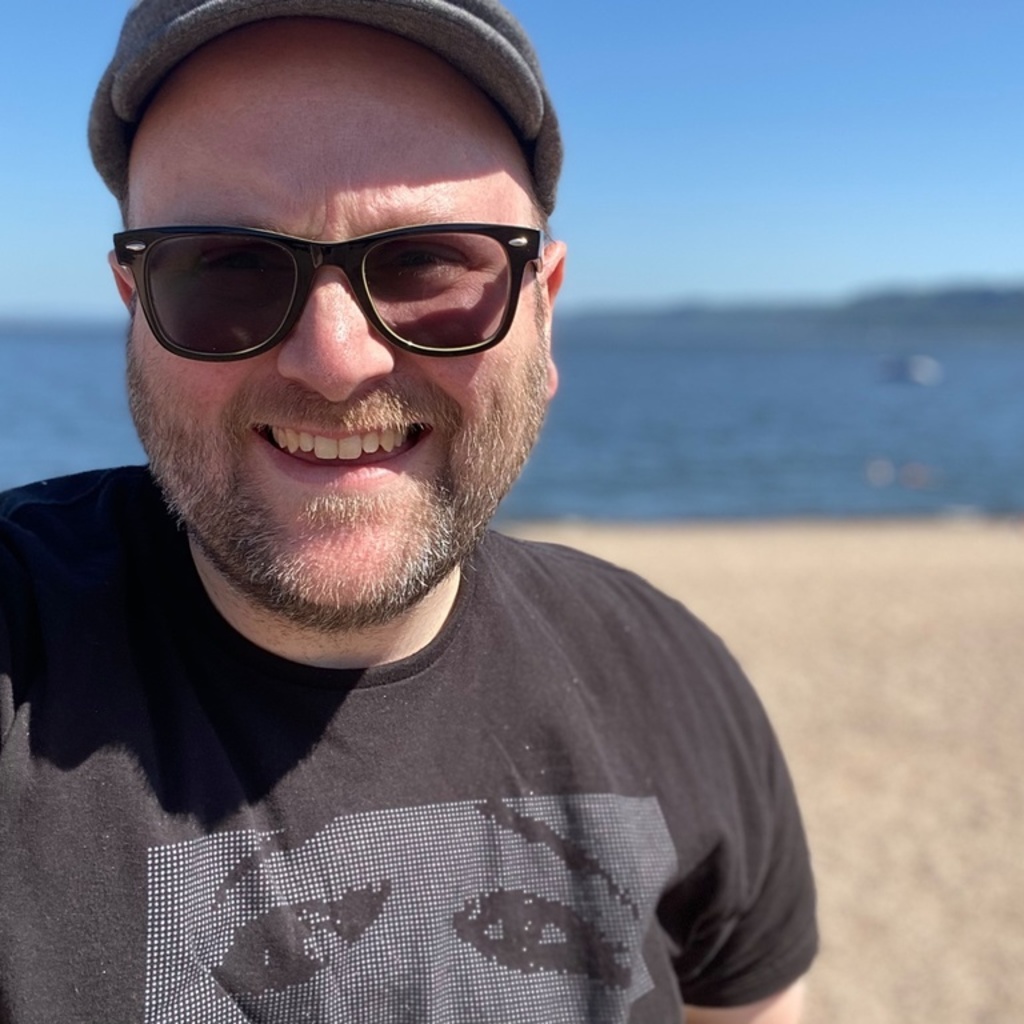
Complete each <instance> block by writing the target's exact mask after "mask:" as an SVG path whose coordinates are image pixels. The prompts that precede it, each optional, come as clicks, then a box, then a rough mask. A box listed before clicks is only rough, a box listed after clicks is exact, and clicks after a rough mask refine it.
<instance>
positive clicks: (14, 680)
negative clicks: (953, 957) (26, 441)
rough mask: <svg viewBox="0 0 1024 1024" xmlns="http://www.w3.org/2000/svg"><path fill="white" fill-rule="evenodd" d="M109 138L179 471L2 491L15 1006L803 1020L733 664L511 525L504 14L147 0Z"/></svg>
mask: <svg viewBox="0 0 1024 1024" xmlns="http://www.w3.org/2000/svg"><path fill="white" fill-rule="evenodd" d="M90 141H91V145H92V150H93V155H94V158H95V160H96V163H97V166H98V168H99V170H100V171H101V173H102V174H103V175H104V177H105V178H106V180H107V182H108V184H109V185H110V186H111V188H112V189H113V190H114V191H115V193H116V194H117V195H118V197H119V199H120V200H121V202H122V205H123V209H124V214H125V222H126V228H125V231H124V232H122V233H120V234H119V235H118V236H117V238H116V239H115V251H114V254H113V256H112V266H113V270H114V276H115V280H116V283H117V286H118V288H119V290H120V293H121V296H122V298H123V299H124V301H125V303H126V305H127V307H128V309H129V310H130V311H131V313H132V328H131V333H130V339H129V344H128V378H129V387H130V397H131V407H132V412H133V416H134V419H135V422H136V425H137V428H138V431H139V434H140V437H141V438H142V441H143V444H144V446H145V448H146V451H147V453H148V455H149V458H150V468H149V470H144V469H122V470H113V471H104V472H97V473H94V474H86V475H84V476H79V477H74V478H68V479H64V480H59V481H50V482H48V483H46V484H40V485H36V486H34V487H29V488H25V489H22V490H20V491H16V492H12V493H10V494H8V495H6V496H4V497H3V499H0V512H2V514H3V519H2V520H0V523H2V527H0V599H2V600H0V726H2V733H0V735H2V738H3V748H2V754H0V772H2V785H3V788H2V797H0V880H2V881H0V904H2V908H3V909H2V916H0V929H2V932H0V1018H2V1019H3V1021H5V1022H11V1024H26V1022H37V1021H39V1022H41V1021H46V1022H52V1021H61V1022H62V1024H69V1022H76V1021H82V1022H85V1021H88V1022H93V1024H95V1022H100V1021H102V1022H104V1024H106V1022H115V1021H144V1022H146V1024H155V1022H165V1021H166V1022H169V1021H186V1020H187V1021H204V1022H206V1021H210V1022H222V1021H223V1022H228V1021H273V1022H282V1024H291V1022H293V1021H295V1022H297V1021H323V1022H328V1021H349V1020H359V1021H364V1020H365V1021H374V1022H378V1021H379V1022H389V1021H410V1022H411V1021H417V1022H418V1021H427V1020H432V1021H446V1022H448V1021H452V1022H462V1021H465V1022H484V1021H501V1022H508V1024H511V1022H518V1021H522V1022H530V1021H553V1020H559V1021H574V1022H575V1021H588V1022H591V1021H592V1022H612V1021H626V1020H629V1021H634V1022H637V1021H651V1022H655V1021H657V1022H663V1021H668V1020H678V1019H680V1015H681V1014H683V1013H684V1009H683V1004H684V1002H685V1004H686V1010H685V1015H686V1020H688V1021H697V1022H702V1021H706V1022H715V1021H719V1022H727V1024H733V1022H748V1021H749V1022H753V1021H758V1022H764V1024H788V1022H793V1021H796V1020H797V1019H798V1016H799V1004H800V994H801V984H800V978H801V977H802V975H803V974H804V972H805V971H806V970H807V968H808V966H809V964H810V961H811V959H812V957H813V955H814V950H815V945H816V938H815V928H814V913H813V902H814V901H813V887H812V884H811V880H810V873H809V867H808V858H807V852H806V847H805V844H804V840H803V833H802V830H801V827H800V821H799V815H798V812H797V809H796V805H795V801H794V798H793V794H792V789H791V786H790V783H789V781H788V776H787V774H786V771H785V767H784V765H783V762H782V759H781V756H780V754H779V752H778V750H777V748H776V745H775V741H774V739H773V738H772V735H771V731H770V729H769V727H768V725H767V723H766V722H765V720H764V717H763V713H762V711H761V709H760V707H759V705H758V703H757V701H756V699H755V698H754V697H753V695H752V693H751V692H750V690H749V687H748V685H747V683H746V682H745V680H744V679H743V677H742V675H741V673H740V672H739V670H738V669H737V667H736V666H735V664H734V663H733V662H732V661H731V659H730V658H729V657H728V655H727V654H726V653H725V652H724V651H723V649H722V648H721V646H720V645H719V643H718V642H717V640H715V638H713V637H712V636H710V635H709V634H708V633H707V632H706V631H705V630H704V629H703V628H702V627H701V626H700V625H699V624H697V623H696V622H694V620H693V619H692V618H691V617H689V616H688V615H687V614H686V613H685V612H684V611H683V610H682V609H680V608H679V607H678V606H677V605H675V604H674V603H673V602H672V601H670V600H668V599H667V598H665V597H663V596H662V595H660V594H657V593H656V592H654V591H653V590H651V589H650V588H649V587H648V586H647V585H645V584H644V583H642V582H641V581H639V580H637V579H636V578H635V577H633V576H631V575H629V574H627V573H624V572H622V571H620V570H617V569H615V568H613V567H611V566H607V565H604V564H602V563H598V562H595V561H593V560H591V559H589V558H587V557H585V556H583V555H580V554H578V553H575V552H571V551H568V550H564V549H558V548H553V547H547V546H537V545H525V544H520V543H516V542H513V541H510V540H508V539H505V538H502V537H500V536H498V535H494V534H490V533H486V532H485V527H486V524H487V522H488V520H489V519H490V518H491V515H492V514H493V512H494V509H495V507H496V505H497V503H498V502H499V501H500V500H501V498H502V496H503V495H504V494H505V492H506V491H507V489H508V488H509V487H510V486H511V484H512V482H513V481H514V480H515V478H516V476H517V475H518V473H519V471H520V469H521V467H522V464H523V462H524V460H525V458H526V456H527V454H528V452H529V451H530V449H531V447H532V445H533V443H534V441H535V438H536V435H537V431H538V430H539V428H540V424H541V421H542V419H543V416H544V411H545V408H546V406H547V403H548V401H549V399H550V398H551V396H552V395H553V394H554V391H555V387H556V383H557V375H556V371H555V367H554V364H553V362H552V356H551V350H550V343H549V328H550V322H551V310H552V305H553V302H554V300H555V297H556V295H557V293H558V289H559V286H560V284H561V281H562V274H563V267H564V256H565V248H564V246H563V245H562V244H561V243H560V242H556V241H550V240H548V239H546V238H545V236H544V234H543V228H544V224H545V218H546V216H547V214H548V213H550V211H551V208H552V205H553V202H554V192H555V184H556V180H557V175H558V166H559V162H560V142H559V136H558V130H557V124H556V121H555V117H554V114H553V112H552V109H551V105H550V102H549V100H548V97H547V94H546V92H545V90H544V87H543V84H542V81H541V77H540V72H539V69H538V67H537V64H536V59H535V57H534V54H533V52H532V50H531V48H530V45H529V43H528V41H527V40H526V38H525V37H524V36H523V34H522V31H521V29H520V28H519V27H518V25H517V24H516V23H515V22H514V21H513V20H512V19H511V17H510V16H509V15H508V14H507V12H505V11H504V10H503V9H502V8H501V7H500V6H498V4H497V3H496V2H494V0H419V2H417V3H412V2H410V0H374V2H368V0H264V2H261V3H255V2H254V0H205V2H200V0H140V2H138V3H137V4H136V5H135V6H134V7H133V9H132V10H131V12H130V13H129V15H128V18H127V21H126V24H125V27H124V30H123V33H122V38H121V44H120V46H119V49H118V51H117V54H116V56H115V58H114V60H113V63H112V64H111V67H110V69H109V70H108V72H107V75H106V76H105V77H104V79H103V82H102V83H101V85H100V89H99V92H98V93H97V97H96V100H95V103H94V107H93V114H92V120H91V125H90ZM599 419H600V411H599V410H595V435H596V436H599V432H600V424H599Z"/></svg>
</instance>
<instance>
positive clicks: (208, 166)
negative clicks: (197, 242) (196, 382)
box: [129, 19, 532, 233]
mask: <svg viewBox="0 0 1024 1024" xmlns="http://www.w3.org/2000/svg"><path fill="white" fill-rule="evenodd" d="M529 194H530V177H529V172H528V170H527V167H526V162H525V158H524V156H523V154H522V151H521V150H520V148H519V146H518V144H517V142H516V140H515V138H514V136H513V135H512V132H511V131H510V129H509V128H508V127H507V125H506V124H505V122H504V120H503V118H502V116H501V115H500V114H499V113H498V111H497V110H496V109H495V108H494V107H493V105H492V104H491V103H490V101H489V100H488V99H487V98H486V97H485V96H484V95H483V94H482V93H481V92H480V91H479V90H477V89H476V87H475V86H473V85H472V84H471V83H470V82H469V81H468V80H466V79H465V78H464V77H462V76H461V75H460V74H459V73H458V72H457V71H455V69H454V68H452V67H451V66H450V65H448V64H447V63H445V62H444V61H442V60H441V59H440V58H438V57H436V56H435V55H434V54H432V53H430V52H429V51H427V50H425V49H423V48H422V47H419V46H417V45H415V44H413V43H410V42H408V41H406V40H402V39H399V38H397V37H395V36H392V35H389V34H387V33H384V32H380V31H378V30H375V29H369V28H365V27H362V26H355V25H349V24H345V23H339V22H334V21H327V20H315V19H277V20H273V21H268V22H262V23H259V24H257V25H253V26H248V27H246V28H243V29H238V30H236V31H234V32H231V33H229V34H227V35H226V36H223V37H221V38H220V39H218V40H215V41H214V42H212V43H210V44H208V45H207V46H205V47H203V48H202V49H201V50H200V51H198V53H197V54H195V55H194V56H193V57H191V58H190V59H189V60H187V61H186V62H185V63H183V64H182V65H180V66H179V68H178V69H176V71H175V72H174V73H173V74H172V75H171V76H170V78H169V79H168V80H167V81H166V82H165V83H164V85H163V86H162V87H161V89H160V91H159V92H158V93H157V95H156V97H155V98H154V100H153V102H152V104H151V106H150V108H149V110H148V111H147V113H146V116H145V117H144V119H143V121H142V125H141V126H140V129H139V133H138V135H137V137H136V140H135V143H134V145H133V149H132V158H131V166H130V174H129V196H130V207H131V210H132V213H133V216H132V219H133V221H134V222H135V223H141V222H142V221H143V220H146V219H149V218H150V217H151V216H157V215H160V216H163V217H164V218H165V219H166V217H168V216H173V217H177V218H180V217H187V216H189V215H190V216H191V217H192V218H202V219H211V218H215V217H216V216H225V215H228V214H235V216H236V217H238V216H242V215H245V217H246V219H247V222H250V223H252V222H256V221H261V222H265V223H266V225H267V226H277V227H286V226H287V227H289V228H290V229H292V230H295V231H296V233H302V232H300V231H298V230H297V229H298V227H299V226H300V225H299V224H298V223H297V221H309V220H312V221H317V223H309V224H308V225H307V226H306V228H305V230H306V231H310V230H313V229H314V228H316V229H317V230H318V231H319V230H321V229H322V230H327V228H328V225H329V224H331V223H332V222H333V221H335V220H338V219H342V220H349V219H352V218H353V217H356V216H358V217H362V218H368V221H367V223H365V224H360V225H359V228H360V229H361V230H362V229H365V230H372V229H374V228H375V227H379V226H388V225H387V223H386V222H387V221H388V220H389V219H394V217H397V219H396V220H395V221H394V222H395V223H410V222H411V221H409V220H408V213H407V212H406V210H405V209H404V208H409V207H416V206H422V207H423V216H422V219H424V220H441V219H445V218H446V217H449V218H450V219H478V220H508V219H511V220H516V219H518V220H520V221H521V220H522V218H523V216H524V215H525V214H524V212H523V207H524V203H525V209H526V210H527V211H529V210H530V209H531V206H532V204H531V202H530V200H529ZM314 210H317V211H318V212H314ZM409 212H411V210H410V211H409ZM400 213H402V214H403V216H404V218H405V219H403V217H402V216H399V214H400ZM179 222H180V221H179ZM320 222H322V223H320ZM378 222H379V223H378Z"/></svg>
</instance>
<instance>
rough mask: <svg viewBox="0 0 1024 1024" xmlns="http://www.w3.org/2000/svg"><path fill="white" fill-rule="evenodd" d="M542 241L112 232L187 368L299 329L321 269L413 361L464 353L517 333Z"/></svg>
mask: <svg viewBox="0 0 1024 1024" xmlns="http://www.w3.org/2000/svg"><path fill="white" fill-rule="evenodd" d="M540 247H541V232H540V231H539V230H537V229H536V228H523V227H515V226H511V225H506V224H425V225H420V226H418V227H408V228H398V229H396V230H394V231H381V232H378V233H377V234H373V235H363V236H362V237H361V238H352V239H349V240H348V241H346V242H313V241H310V240H309V239H306V238H293V237H292V236H290V235H279V234H275V233H274V232H271V231H256V230H252V229H249V228H235V227H212V226H211V227H208V226H201V227H166V228H140V229H138V230H136V231H122V232H119V233H118V234H116V235H114V252H115V254H116V257H117V261H118V263H120V264H121V265H122V266H125V267H127V268H128V269H129V270H130V271H131V274H132V277H133V278H134V280H135V287H136V291H137V294H138V297H139V302H140V304H141V306H142V312H143V313H144V314H145V317H146V321H147V322H148V324H149V326H150V328H151V330H152V331H153V334H154V335H155V336H156V339H157V341H159V342H160V344H161V345H163V346H164V348H166V349H169V350H170V351H171V352H174V353H176V354H177V355H180V356H186V357H187V358H189V359H211V360H228V359H245V358H247V357H248V356H254V355H258V354H259V353H260V352H265V351H266V350H267V349H269V348H271V347H272V346H274V345H276V344H277V343H278V342H279V341H281V340H282V339H283V338H284V337H286V336H287V334H288V332H289V331H291V329H292V328H293V327H294V326H295V324H296V322H297V321H298V319H299V317H300V316H301V315H302V310H303V307H304V306H305V304H306V299H307V298H308V296H309V292H310V289H311V287H312V285H313V278H314V276H315V274H316V271H317V269H318V268H320V267H322V266H332V267H338V268H339V269H341V270H342V271H343V272H344V274H345V276H346V278H347V279H348V281H349V284H350V285H351V287H352V291H353V293H354V295H355V297H356V300H357V302H358V303H359V306H360V308H361V309H362V311H363V314H364V315H365V317H366V319H367V320H368V321H369V322H370V323H371V324H372V325H373V327H375V328H376V329H377V331H378V332H379V333H380V334H381V335H382V336H383V337H384V338H386V339H387V340H388V341H390V342H393V343H394V344H395V345H397V346H399V347H400V348H403V349H406V350H407V351H409V352H418V353H420V354H422V355H431V356H457V355H465V354H467V353H470V352H480V351H482V350H483V349H486V348H490V347H491V346H492V345H496V344H497V343H498V342H499V341H501V339H502V338H504V337H505V335H506V334H507V333H508V330H509V328H510V327H511V326H512V321H513V319H514V318H515V313H516V305H517V303H518V300H519V292H520V289H521V287H522V282H523V273H524V272H525V270H526V267H527V266H528V265H529V264H530V263H531V262H534V261H536V260H538V259H539V257H540Z"/></svg>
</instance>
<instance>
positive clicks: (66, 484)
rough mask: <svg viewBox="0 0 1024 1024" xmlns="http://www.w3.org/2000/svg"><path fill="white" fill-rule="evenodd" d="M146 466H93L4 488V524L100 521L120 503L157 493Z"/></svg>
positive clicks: (35, 526)
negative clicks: (96, 467) (92, 468)
mask: <svg viewBox="0 0 1024 1024" xmlns="http://www.w3.org/2000/svg"><path fill="white" fill-rule="evenodd" d="M157 493H158V492H157V490H156V485H155V483H154V482H153V479H152V477H151V476H150V474H149V471H148V470H147V469H146V468H145V467H142V466H124V467H121V468H119V469H102V470H93V471H91V472H88V473H76V474H74V475H72V476H63V477H57V478H55V479H52V480H40V481H38V482H36V483H32V484H26V485H25V486H23V487H16V488H14V489H12V490H9V491H3V492H0V526H2V527H4V528H8V529H10V528H12V527H17V528H21V529H23V530H41V529H45V527H46V526H47V525H50V526H51V527H52V526H55V525H56V524H57V523H59V522H66V521H68V520H72V519H73V520H76V521H85V522H88V521H98V520H99V519H100V518H102V517H103V516H104V515H105V514H106V515H109V514H111V513H115V512H116V510H117V509H118V508H119V507H122V506H126V505H132V504H134V503H135V502H137V501H138V500H139V499H140V498H143V499H145V498H147V497H152V496H155V495H157Z"/></svg>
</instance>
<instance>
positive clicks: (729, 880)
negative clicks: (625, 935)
mask: <svg viewBox="0 0 1024 1024" xmlns="http://www.w3.org/2000/svg"><path fill="white" fill-rule="evenodd" d="M708 644H709V647H708V657H709V658H710V659H711V661H712V664H713V671H712V672H710V673H708V674H709V675H710V676H712V677H717V682H716V684H715V687H714V693H713V697H714V703H715V708H714V712H715V714H714V716H713V717H712V718H710V719H709V723H710V724H709V725H708V726H707V732H706V734H705V736H706V740H707V742H706V750H707V751H708V753H707V755H706V756H707V761H706V767H707V770H708V772H709V773H710V775H711V776H712V778H710V779H709V782H708V797H707V798H706V799H707V800H708V801H709V802H708V805H707V806H705V808H704V809H703V811H702V812H701V814H700V816H699V820H700V822H701V829H702V830H703V832H704V837H703V846H702V847H701V856H700V858H699V860H697V862H696V863H695V864H693V865H692V866H691V870H689V871H688V872H686V873H685V874H684V875H683V876H682V878H681V880H680V882H679V884H678V886H676V887H675V888H674V889H673V890H672V891H670V892H669V893H668V894H667V895H666V897H665V898H664V900H663V901H662V904H661V906H660V908H659V916H660V918H661V920H662V922H663V925H664V926H665V927H666V930H668V931H669V933H670V934H672V933H673V932H675V939H676V943H677V944H676V954H675V956H674V958H673V959H674V966H675V969H676V973H677V976H678V978H679V983H680V988H681V990H682V994H683V998H684V1000H685V1002H686V1003H688V1004H691V1005H698V1006H720V1007H728V1006H742V1005H745V1004H747V1003H753V1002H757V1001H758V1000H761V999H764V998H766V997H768V996H771V995H774V994H775V993H777V992H780V991H782V990H784V989H785V988H787V987H789V985H791V984H792V983H793V982H795V981H796V980H797V979H799V978H800V977H801V976H802V975H803V974H805V973H806V972H807V970H808V968H809V967H810V965H811V962H812V961H813V959H814V956H815V954H816V952H817V948H818V932H817V925H816V908H815V904H816V899H815V886H814V879H813V874H812V870H811V858H810V854H809V851H808V845H807V840H806V836H805V832H804V827H803V823H802V819H801V814H800V810H799V807H798V804H797V798H796V794H795V792H794V787H793V783H792V780H791V777H790V773H789V771H788V768H787V766H786V763H785V760H784V758H783V754H782V751H781V750H780V748H779V744H778V742H777V740H776V737H775V734H774V732H773V730H772V728H771V725H770V723H769V721H768V718H767V716H766V714H765V712H764V710H763V708H762V706H761V704H760V701H759V700H758V698H757V697H756V695H755V693H754V691H753V689H752V688H751V686H750V684H749V683H748V681H747V679H746V677H745V676H744V674H743V673H742V671H741V670H740V668H739V666H738V665H737V664H736V663H735V661H734V660H733V659H732V658H731V657H730V656H729V654H728V653H727V652H726V651H725V649H724V647H722V646H721V644H720V642H719V641H718V640H717V638H715V637H710V638H709V639H708ZM679 921H687V922H689V926H688V927H689V930H688V931H687V932H686V933H685V934H682V933H680V931H679V928H678V924H677V922H679Z"/></svg>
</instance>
